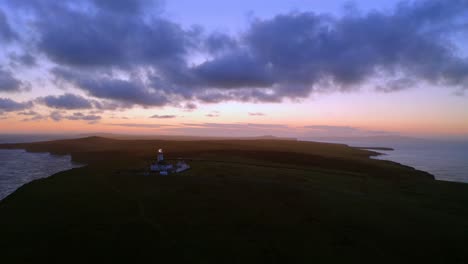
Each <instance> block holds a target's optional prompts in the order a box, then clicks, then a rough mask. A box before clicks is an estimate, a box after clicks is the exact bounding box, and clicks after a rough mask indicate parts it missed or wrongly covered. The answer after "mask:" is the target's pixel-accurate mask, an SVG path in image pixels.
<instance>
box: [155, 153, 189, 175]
mask: <svg viewBox="0 0 468 264" xmlns="http://www.w3.org/2000/svg"><path fill="white" fill-rule="evenodd" d="M188 169H190V166H189V165H188V164H187V163H185V161H183V160H180V159H179V161H178V162H177V164H176V165H175V166H174V165H173V164H171V163H169V162H167V161H165V160H164V153H163V150H162V149H158V156H157V158H156V162H155V163H153V164H151V165H150V171H152V172H159V174H160V175H168V174H169V173H177V172H182V171H185V170H188Z"/></svg>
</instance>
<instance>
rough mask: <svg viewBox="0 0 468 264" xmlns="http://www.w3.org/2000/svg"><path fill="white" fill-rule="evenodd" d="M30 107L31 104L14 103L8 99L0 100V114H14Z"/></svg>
mask: <svg viewBox="0 0 468 264" xmlns="http://www.w3.org/2000/svg"><path fill="white" fill-rule="evenodd" d="M31 106H32V103H31V102H22V103H20V102H16V101H13V100H11V99H9V98H0V112H14V111H21V110H25V109H27V108H29V107H31Z"/></svg>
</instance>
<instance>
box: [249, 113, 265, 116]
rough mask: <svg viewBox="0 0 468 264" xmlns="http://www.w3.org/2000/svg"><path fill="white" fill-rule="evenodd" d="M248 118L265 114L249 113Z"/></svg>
mask: <svg viewBox="0 0 468 264" xmlns="http://www.w3.org/2000/svg"><path fill="white" fill-rule="evenodd" d="M249 116H265V114H264V113H260V112H255V113H249Z"/></svg>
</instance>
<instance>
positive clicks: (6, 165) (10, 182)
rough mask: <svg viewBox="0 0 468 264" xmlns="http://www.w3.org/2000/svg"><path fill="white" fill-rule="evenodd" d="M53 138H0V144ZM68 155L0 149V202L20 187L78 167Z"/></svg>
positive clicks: (50, 137)
mask: <svg viewBox="0 0 468 264" xmlns="http://www.w3.org/2000/svg"><path fill="white" fill-rule="evenodd" d="M54 138H57V137H53V136H41V135H39V136H29V137H28V136H11V135H9V136H0V143H17V142H32V141H42V140H48V139H54ZM80 166H82V165H81V164H77V163H74V162H72V161H71V157H70V156H69V155H62V156H57V155H52V154H50V153H30V152H26V151H25V150H22V149H0V200H1V199H3V198H5V197H6V196H8V195H9V194H11V193H13V192H14V191H15V190H16V189H18V188H19V187H21V186H22V185H24V184H26V183H28V182H31V181H33V180H36V179H40V178H45V177H48V176H50V175H52V174H55V173H57V172H60V171H64V170H69V169H72V168H76V167H80Z"/></svg>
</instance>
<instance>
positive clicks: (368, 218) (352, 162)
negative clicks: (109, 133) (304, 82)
mask: <svg viewBox="0 0 468 264" xmlns="http://www.w3.org/2000/svg"><path fill="white" fill-rule="evenodd" d="M2 147H11V148H13V147H22V148H26V149H28V150H30V151H51V152H53V153H62V154H64V153H71V154H72V156H73V159H74V160H75V161H78V162H84V163H86V164H88V166H85V167H82V168H78V169H72V170H69V171H66V172H62V173H58V174H56V175H54V176H52V177H49V178H47V179H42V180H38V181H34V182H32V183H30V184H27V185H25V186H23V187H22V188H20V189H19V190H18V191H16V192H15V193H13V194H12V195H10V196H9V197H7V198H6V199H5V200H3V201H2V202H0V234H1V239H0V251H1V258H2V260H5V263H18V262H24V263H38V262H40V261H41V262H43V261H47V262H49V263H58V262H60V263H88V262H105V263H140V262H147V263H158V262H159V263H161V262H170V263H174V262H185V263H331V262H332V263H363V262H364V263H421V262H426V263H466V262H467V260H468V252H467V251H466V248H465V247H466V245H467V244H468V206H467V205H468V186H466V185H464V184H457V183H448V182H439V181H435V180H433V179H432V177H431V176H430V175H428V174H426V173H424V172H420V171H417V170H414V169H412V168H409V167H405V166H401V165H399V164H396V163H392V162H384V161H378V160H371V159H369V158H368V157H369V156H370V155H375V153H374V152H370V151H366V150H359V149H354V148H349V147H347V146H345V145H335V144H324V143H310V142H299V141H274V142H273V141H270V140H250V141H249V140H245V141H228V140H220V141H209V142H207V141H184V142H176V141H155V140H111V139H104V138H96V137H93V138H84V139H78V140H62V141H54V142H45V143H33V144H16V145H3V146H2ZM159 147H163V148H164V149H165V150H166V153H167V154H166V155H167V156H168V157H169V158H178V157H183V158H187V159H192V161H191V162H190V163H191V165H192V167H193V169H191V170H190V171H187V172H184V173H181V174H177V175H173V176H170V177H160V176H152V177H148V176H143V175H142V174H141V169H142V168H145V166H147V164H148V162H149V161H150V160H151V158H153V157H154V154H155V150H156V149H157V148H159Z"/></svg>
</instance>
